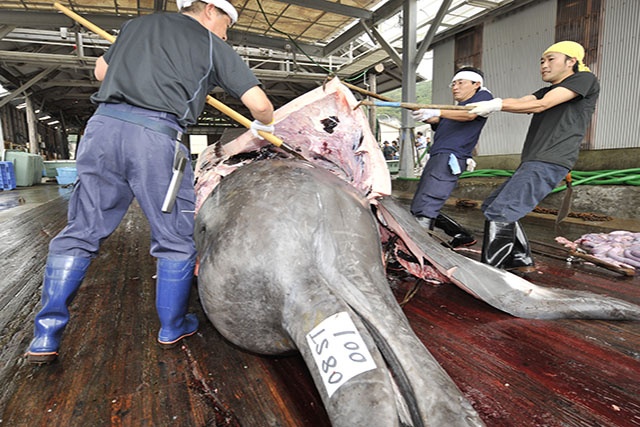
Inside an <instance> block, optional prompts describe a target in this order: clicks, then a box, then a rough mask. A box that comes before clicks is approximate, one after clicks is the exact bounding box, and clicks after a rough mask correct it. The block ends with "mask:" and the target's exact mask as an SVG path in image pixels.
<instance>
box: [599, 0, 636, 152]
mask: <svg viewBox="0 0 640 427" xmlns="http://www.w3.org/2000/svg"><path fill="white" fill-rule="evenodd" d="M639 16H640V1H638V0H627V1H623V0H609V1H605V11H604V25H603V28H602V30H601V34H603V37H602V39H601V44H600V47H599V52H600V73H599V74H600V75H599V76H598V77H600V99H599V100H598V104H597V107H596V114H595V120H596V138H595V148H597V149H609V148H631V147H640V120H639V118H640V114H639V113H638V95H640V78H638V70H640V49H639V48H638V42H639V41H640V26H639V25H638V17H639ZM638 164H640V160H639V161H638Z"/></svg>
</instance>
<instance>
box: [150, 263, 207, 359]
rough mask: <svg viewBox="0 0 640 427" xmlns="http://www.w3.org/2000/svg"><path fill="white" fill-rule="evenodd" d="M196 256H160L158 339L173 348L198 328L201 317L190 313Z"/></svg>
mask: <svg viewBox="0 0 640 427" xmlns="http://www.w3.org/2000/svg"><path fill="white" fill-rule="evenodd" d="M194 267H195V259H189V260H184V261H172V260H168V259H164V258H159V259H158V278H157V283H156V310H157V311H158V317H159V318H160V332H158V342H159V343H160V345H161V346H162V347H164V348H172V347H175V346H176V345H177V344H178V341H180V340H181V339H182V338H184V337H188V336H190V335H193V334H195V333H196V331H197V330H198V318H197V317H196V315H195V314H191V313H189V314H187V307H188V306H189V294H190V292H191V285H192V282H193V269H194Z"/></svg>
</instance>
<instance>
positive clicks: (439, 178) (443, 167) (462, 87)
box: [411, 67, 493, 248]
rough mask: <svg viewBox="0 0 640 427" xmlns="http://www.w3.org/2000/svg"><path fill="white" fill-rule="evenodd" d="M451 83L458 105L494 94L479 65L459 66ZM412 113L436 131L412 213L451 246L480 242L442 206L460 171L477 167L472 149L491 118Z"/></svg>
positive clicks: (425, 111) (430, 111)
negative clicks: (439, 231) (448, 238)
mask: <svg viewBox="0 0 640 427" xmlns="http://www.w3.org/2000/svg"><path fill="white" fill-rule="evenodd" d="M449 86H450V87H451V92H452V94H453V99H454V100H455V101H456V103H457V104H458V105H467V104H469V103H472V102H478V101H485V100H490V99H492V98H493V95H491V92H489V91H488V90H487V89H486V88H485V87H484V76H483V74H482V71H480V70H479V69H477V68H475V67H463V68H461V69H459V70H458V71H457V72H456V73H455V75H454V76H453V78H452V79H451V84H450V85H449ZM412 114H413V118H414V119H415V120H418V121H423V122H426V123H429V124H430V125H431V128H432V129H433V130H434V131H435V134H434V138H433V145H432V146H431V149H430V150H429V160H427V164H426V165H425V167H424V169H423V171H422V176H421V177H420V183H419V184H418V188H417V189H416V192H415V195H414V196H413V201H412V203H411V213H412V214H413V215H414V216H415V217H416V218H417V220H418V222H419V223H420V224H421V225H422V226H423V227H425V228H427V229H429V230H433V229H434V227H438V228H441V229H442V230H443V231H444V232H445V233H446V234H448V235H449V236H451V237H452V239H451V241H450V242H449V245H450V246H452V247H454V248H455V247H458V246H471V245H473V244H474V243H476V239H475V238H474V237H473V235H472V234H471V233H470V232H469V231H468V230H465V229H464V228H463V227H462V226H461V225H460V224H458V223H457V222H456V221H455V220H454V219H453V218H451V217H449V216H448V215H445V214H443V213H442V212H441V211H440V210H441V209H442V207H443V206H444V204H445V202H446V201H447V199H448V198H449V196H451V193H452V192H453V190H454V189H455V187H456V185H457V183H458V179H459V178H460V174H461V173H462V172H463V171H465V170H467V169H472V168H473V165H474V162H473V158H472V153H473V150H474V148H475V147H476V144H477V143H478V139H479V138H480V132H481V131H482V128H483V127H484V125H485V123H486V121H487V120H486V118H485V117H481V116H477V115H471V114H467V112H466V111H464V110H436V109H421V110H416V111H413V113H412Z"/></svg>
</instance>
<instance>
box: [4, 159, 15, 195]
mask: <svg viewBox="0 0 640 427" xmlns="http://www.w3.org/2000/svg"><path fill="white" fill-rule="evenodd" d="M14 188H16V172H15V170H14V169H13V162H0V189H1V190H13V189H14Z"/></svg>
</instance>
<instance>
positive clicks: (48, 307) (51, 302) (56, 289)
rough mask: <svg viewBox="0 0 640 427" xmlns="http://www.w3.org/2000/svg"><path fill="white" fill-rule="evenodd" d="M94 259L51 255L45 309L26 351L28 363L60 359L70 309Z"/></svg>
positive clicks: (46, 272)
mask: <svg viewBox="0 0 640 427" xmlns="http://www.w3.org/2000/svg"><path fill="white" fill-rule="evenodd" d="M90 263H91V258H79V257H74V256H68V255H49V257H48V258H47V266H46V268H45V272H44V282H43V284H42V309H41V310H40V312H39V313H38V314H36V318H35V332H34V336H35V338H34V339H33V341H31V345H30V346H29V350H28V351H27V354H26V356H27V361H28V362H29V363H37V364H43V363H50V362H53V361H54V360H55V359H56V357H58V349H59V348H60V339H61V337H62V332H63V331H64V328H65V327H66V326H67V322H69V309H68V306H69V304H71V301H72V300H73V297H75V295H76V292H77V291H78V288H79V287H80V284H81V283H82V280H83V279H84V275H85V273H86V272H87V268H89V264H90Z"/></svg>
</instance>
